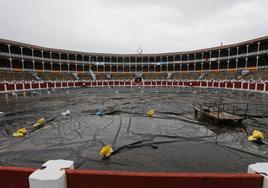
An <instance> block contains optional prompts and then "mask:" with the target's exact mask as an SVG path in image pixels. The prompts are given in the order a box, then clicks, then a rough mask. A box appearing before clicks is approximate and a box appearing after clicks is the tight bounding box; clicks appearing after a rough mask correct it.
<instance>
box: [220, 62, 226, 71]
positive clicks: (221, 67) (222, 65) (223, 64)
mask: <svg viewBox="0 0 268 188" xmlns="http://www.w3.org/2000/svg"><path fill="white" fill-rule="evenodd" d="M227 68H228V62H227V61H226V60H225V61H220V69H227Z"/></svg>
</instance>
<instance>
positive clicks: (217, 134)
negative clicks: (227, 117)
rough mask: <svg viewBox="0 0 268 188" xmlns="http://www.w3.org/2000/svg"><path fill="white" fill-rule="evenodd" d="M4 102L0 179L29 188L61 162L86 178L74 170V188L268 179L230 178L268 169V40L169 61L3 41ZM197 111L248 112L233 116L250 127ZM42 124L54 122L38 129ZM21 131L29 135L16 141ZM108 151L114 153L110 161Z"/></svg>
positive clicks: (163, 56) (0, 84) (0, 88)
mask: <svg viewBox="0 0 268 188" xmlns="http://www.w3.org/2000/svg"><path fill="white" fill-rule="evenodd" d="M0 93H1V94H0V104H1V105H0V113H1V114H0V165H1V166H6V167H1V168H2V170H1V171H0V174H1V177H2V178H3V177H6V176H7V177H8V175H7V174H11V175H12V176H14V177H16V178H17V179H18V181H19V180H20V182H23V183H22V184H21V187H28V183H27V178H26V180H25V177H27V176H28V175H29V174H31V173H32V172H33V171H34V170H36V168H39V167H40V166H41V165H42V164H43V163H45V162H46V161H48V160H54V159H65V160H70V161H73V162H74V168H75V169H78V171H75V170H73V171H72V170H68V171H67V180H68V187H83V185H82V184H81V183H80V184H79V181H84V182H88V183H93V184H97V183H96V182H98V183H99V185H103V187H105V186H104V185H105V183H104V184H102V183H101V182H102V180H101V178H100V179H98V175H99V176H101V177H102V178H104V179H105V178H107V179H109V176H113V175H114V179H110V181H111V182H112V183H116V182H117V180H118V181H119V180H121V183H122V184H120V186H122V187H124V186H127V181H129V182H132V181H133V182H132V183H133V184H132V186H133V187H136V186H140V184H138V183H137V181H135V180H134V179H135V178H137V179H139V178H140V179H143V182H144V184H143V186H144V187H145V185H147V187H148V186H151V185H152V184H153V183H152V182H153V181H155V182H158V185H159V187H160V185H164V184H166V183H167V182H170V184H168V185H169V186H170V187H172V186H173V187H175V185H177V184H176V181H177V183H178V182H180V185H181V186H183V185H186V184H185V182H186V180H185V179H187V178H190V179H191V178H192V179H193V182H198V183H200V185H202V184H204V185H205V182H204V181H203V179H202V178H204V177H207V178H208V179H209V178H210V180H211V181H208V182H206V183H207V186H206V187H213V186H214V187H215V185H217V187H220V186H219V185H221V186H222V187H224V186H226V187H228V186H229V185H234V186H236V187H251V188H252V187H260V186H261V184H262V181H263V177H262V176H260V175H249V174H248V175H245V174H242V175H241V174H233V175H232V174H229V173H245V172H247V169H248V165H249V164H253V163H257V162H258V163H259V162H267V160H268V147H267V144H266V142H267V137H266V136H265V135H266V134H267V132H268V128H267V124H268V110H267V109H268V95H267V94H268V36H265V37H261V38H256V39H252V40H248V41H245V42H240V43H236V44H232V45H226V46H218V47H213V48H207V49H201V50H193V51H186V52H172V53H160V54H143V53H137V54H104V53H86V52H77V51H67V50H61V49H53V48H47V47H41V46H35V45H31V44H25V43H20V42H15V41H9V40H5V39H0ZM196 102H199V103H215V104H216V103H226V104H236V103H238V104H247V109H246V112H244V111H243V109H242V107H241V106H239V105H238V106H235V107H233V113H235V112H236V115H240V116H241V117H242V118H243V124H242V125H241V126H228V125H215V124H214V123H211V122H208V121H204V120H203V119H200V118H198V117H196V116H195V114H194V109H193V104H194V103H196ZM150 112H152V114H150ZM66 113H67V115H66ZM148 114H149V115H148ZM40 118H44V119H45V120H44V122H45V123H43V125H42V127H40V128H38V129H33V128H32V127H33V125H34V124H35V123H36V122H37V121H38V120H39V119H40ZM21 128H25V129H27V130H28V131H27V134H25V135H22V136H21V137H14V136H13V135H14V133H15V132H16V131H17V130H18V129H21ZM254 130H258V131H260V132H262V133H264V138H263V140H262V143H263V144H256V143H253V142H251V141H249V140H248V136H249V135H250V134H251V133H252V132H253V131H254ZM107 145H110V146H111V147H112V150H113V152H112V153H111V155H110V156H109V157H108V158H107V159H103V157H102V156H101V155H100V151H101V149H102V148H103V147H105V146H107ZM7 166H15V167H7ZM20 167H27V168H20ZM81 169H82V170H81ZM85 169H86V171H83V170H85ZM87 170H91V171H87ZM111 171H115V172H111ZM117 171H120V173H118V174H117ZM121 171H122V172H121ZM124 171H125V173H124ZM127 171H132V172H127ZM144 172H152V173H148V174H146V173H145V174H144ZM163 172H165V173H163ZM172 172H174V173H172ZM177 172H184V173H186V172H187V173H189V172H191V173H199V172H202V173H205V174H203V175H202V174H201V175H200V174H192V175H189V174H188V175H187V174H186V175H185V174H183V175H182V174H177ZM87 173H88V174H90V173H91V175H92V176H91V177H94V178H95V179H91V178H88V177H87V176H85V174H87ZM109 173H111V174H109ZM162 173H163V174H162ZM207 173H209V174H207ZM211 173H216V175H215V174H211ZM218 173H228V174H224V175H222V174H218ZM217 174H218V175H217ZM146 177H147V178H146ZM155 177H162V178H163V177H165V178H166V180H163V179H161V178H158V179H157V180H155V179H154V178H155ZM116 178H118V179H116ZM124 178H125V180H122V179H124ZM132 178H134V179H132ZM150 178H151V179H150ZM7 179H8V178H7ZM221 181H223V182H225V183H221ZM25 182H26V183H25ZM73 182H74V183H73ZM187 182H188V183H189V180H187ZM12 183H13V184H14V185H17V184H16V183H14V182H12V181H7V183H6V184H5V187H12V186H10V185H11V184H12ZM75 183H78V184H75ZM120 186H119V187H120ZM191 186H192V187H194V185H190V184H189V185H188V187H191ZM96 187H97V186H96ZM100 187H101V186H100ZM156 187H157V186H156Z"/></svg>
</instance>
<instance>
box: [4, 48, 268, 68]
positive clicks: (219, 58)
mask: <svg viewBox="0 0 268 188" xmlns="http://www.w3.org/2000/svg"><path fill="white" fill-rule="evenodd" d="M263 54H268V50H262V51H259V52H250V53H245V54H239V55H233V56H225V57H212V58H208V59H204V58H203V59H196V60H185V61H167V62H143V63H137V62H135V63H134V62H130V63H129V62H122V64H125V65H141V64H147V65H155V64H157V65H161V64H166V65H168V64H182V63H198V62H209V61H220V60H230V59H236V58H241V57H245V58H246V57H250V56H255V55H263ZM0 56H4V57H8V58H20V59H30V60H39V61H46V62H58V63H67V62H68V63H73V64H94V65H100V64H101V65H107V64H108V65H118V64H120V63H114V62H91V61H78V60H76V61H75V60H67V59H53V58H45V57H43V58H42V57H36V56H28V55H21V54H9V53H5V52H0Z"/></svg>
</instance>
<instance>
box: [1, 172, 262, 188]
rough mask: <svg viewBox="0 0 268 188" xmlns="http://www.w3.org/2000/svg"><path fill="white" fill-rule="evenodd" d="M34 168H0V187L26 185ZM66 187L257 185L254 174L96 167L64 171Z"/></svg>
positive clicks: (258, 180)
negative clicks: (132, 170) (130, 170)
mask: <svg viewBox="0 0 268 188" xmlns="http://www.w3.org/2000/svg"><path fill="white" fill-rule="evenodd" d="M34 170H35V169H31V168H19V167H0V187H3V188H29V181H28V177H29V175H30V174H31V173H33V172H34ZM66 176H67V185H68V188H89V187H94V188H126V187H127V188H160V187H161V188H180V187H182V188H185V187H187V188H194V187H195V188H196V187H201V188H202V187H206V188H215V187H217V188H230V187H235V188H261V187H262V184H263V176H261V175H258V174H220V173H163V172H162V173H158V172H156V173H149V172H125V171H124V172H123V171H122V172H120V171H96V170H66Z"/></svg>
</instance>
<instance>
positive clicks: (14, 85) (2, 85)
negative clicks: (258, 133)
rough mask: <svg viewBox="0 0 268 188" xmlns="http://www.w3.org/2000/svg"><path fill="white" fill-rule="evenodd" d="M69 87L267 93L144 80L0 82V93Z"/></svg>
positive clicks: (222, 83) (224, 83)
mask: <svg viewBox="0 0 268 188" xmlns="http://www.w3.org/2000/svg"><path fill="white" fill-rule="evenodd" d="M70 87H126V88H132V87H201V88H222V89H233V90H246V91H258V92H267V91H268V81H258V82H257V81H254V82H251V81H238V80H234V81H231V80H219V81H213V80H145V81H143V82H140V83H135V82H133V81H131V80H124V81H122V80H121V81H120V80H98V81H40V82H35V81H29V82H0V93H7V92H16V91H31V90H41V89H52V88H55V89H58V88H70Z"/></svg>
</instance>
